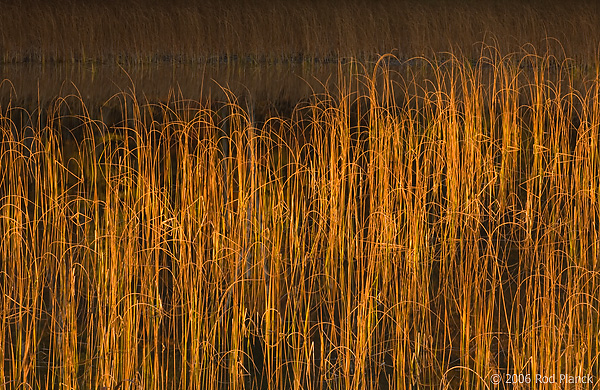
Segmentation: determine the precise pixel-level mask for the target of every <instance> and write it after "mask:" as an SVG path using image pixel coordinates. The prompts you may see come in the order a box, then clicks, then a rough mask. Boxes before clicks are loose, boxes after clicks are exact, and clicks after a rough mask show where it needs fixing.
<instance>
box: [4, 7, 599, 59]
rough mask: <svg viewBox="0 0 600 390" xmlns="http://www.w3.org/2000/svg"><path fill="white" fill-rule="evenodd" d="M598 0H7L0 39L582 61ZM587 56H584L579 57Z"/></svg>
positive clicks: (189, 50)
mask: <svg viewBox="0 0 600 390" xmlns="http://www.w3.org/2000/svg"><path fill="white" fill-rule="evenodd" d="M599 16H600V14H599V13H598V5H597V2H595V1H592V0H577V1H570V2H564V1H556V0H555V1H547V0H544V1H536V0H530V1H516V0H513V1H503V2H502V3H501V4H499V3H498V2H495V1H460V2H457V1H449V0H435V1H427V2H423V1H415V0H405V1H391V0H376V1H362V0H351V1H343V2H340V1H322V0H319V1H316V0H308V1H303V2H301V3H299V2H294V3H290V2H288V1H283V0H277V1H252V2H242V1H233V0H227V1H215V0H213V1H202V2H199V1H193V0H177V1H172V0H171V1H166V0H134V1H128V2H126V3H124V2H121V1H114V0H104V1H96V2H92V1H87V2H85V3H82V2H81V1H78V0H66V1H60V2H56V1H54V2H39V1H31V0H21V1H18V2H8V3H6V4H2V18H1V20H0V30H1V31H2V34H1V35H0V48H1V50H2V51H1V54H2V58H0V60H2V61H3V62H4V63H12V62H23V61H26V62H43V63H48V62H67V63H70V62H80V61H83V62H87V61H92V62H109V63H114V62H115V61H119V62H133V63H151V62H165V61H166V62H205V61H226V62H230V61H235V60H243V61H246V60H247V61H268V62H270V63H272V62H277V61H295V62H309V63H310V62H313V61H320V62H327V61H332V60H333V61H335V60H336V58H346V57H350V56H352V57H354V58H360V59H362V60H369V59H372V58H376V56H377V55H378V54H383V53H389V52H391V51H393V50H398V55H399V56H400V57H402V58H409V57H413V56H421V55H426V54H430V53H432V52H434V53H435V52H440V51H447V50H448V48H449V47H452V48H453V49H454V50H456V51H461V52H462V53H465V55H466V56H467V57H469V58H475V57H476V56H477V55H478V54H479V49H480V48H479V46H478V45H477V46H474V44H475V43H477V42H482V41H483V42H484V43H485V44H494V43H495V45H496V46H497V48H498V49H500V50H501V52H502V53H510V52H514V51H518V50H520V48H521V46H522V45H525V44H528V43H529V44H534V45H535V46H536V47H539V48H542V47H544V48H545V47H548V48H549V49H551V50H553V51H554V50H555V49H558V50H555V51H554V52H553V54H554V55H558V54H562V52H561V51H560V48H559V47H558V45H557V44H556V41H555V40H560V42H562V44H563V45H564V46H565V47H567V48H568V50H569V51H568V52H567V53H566V54H567V56H570V57H573V58H575V57H577V59H578V60H580V61H582V62H588V63H589V62H590V61H591V60H594V59H595V53H596V52H597V49H598V44H599V43H600V41H599V40H598V37H599V36H600V31H599V29H598V26H600V18H599ZM586 53H587V55H588V56H587V57H585V58H581V57H582V55H583V54H586Z"/></svg>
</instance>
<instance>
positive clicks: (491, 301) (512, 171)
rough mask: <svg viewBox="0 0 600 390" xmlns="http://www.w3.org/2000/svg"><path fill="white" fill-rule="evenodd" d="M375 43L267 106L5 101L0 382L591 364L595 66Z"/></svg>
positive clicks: (471, 371) (427, 384)
mask: <svg viewBox="0 0 600 390" xmlns="http://www.w3.org/2000/svg"><path fill="white" fill-rule="evenodd" d="M387 58H388V57H384V58H383V59H382V60H381V61H380V62H379V63H378V65H377V66H376V67H375V68H374V69H370V70H368V71H367V70H366V68H364V67H363V66H362V65H361V64H360V63H353V64H351V66H349V67H346V68H343V67H342V65H341V64H340V73H339V74H340V75H339V80H338V84H337V85H338V88H337V89H336V90H330V91H329V92H328V93H326V94H321V95H315V96H313V97H312V98H311V99H310V100H308V101H306V102H304V103H303V104H299V105H298V106H296V108H295V109H294V112H293V114H292V115H291V117H282V116H271V117H269V118H266V119H265V120H260V121H258V120H257V119H256V118H255V116H254V114H253V113H254V107H253V103H252V101H251V100H239V99H238V97H237V96H234V95H233V94H229V100H228V101H226V102H221V104H217V102H210V100H204V101H196V102H194V101H188V100H185V99H180V98H177V97H176V96H175V95H173V96H172V97H171V99H169V100H168V101H165V102H163V103H160V104H159V103H155V102H154V103H153V102H140V101H138V100H137V99H136V98H135V94H134V93H133V92H132V93H123V94H121V95H116V96H115V97H114V99H115V100H116V101H117V102H120V104H122V106H123V110H122V113H123V118H122V121H121V122H120V123H118V124H115V125H112V126H110V127H109V126H108V125H107V124H106V122H105V121H103V120H102V118H94V117H92V116H90V115H89V114H86V112H89V111H88V109H87V107H86V106H85V102H84V99H82V98H81V97H78V96H76V95H75V96H66V97H64V98H62V99H60V100H57V101H56V102H55V104H54V105H53V106H52V107H50V108H49V109H48V115H47V119H45V120H43V121H42V120H36V116H38V117H39V118H41V114H40V112H41V111H42V110H43V109H45V108H44V107H40V109H39V110H38V111H37V112H32V113H30V115H31V117H32V121H31V122H30V123H31V125H30V126H29V127H27V126H25V127H23V128H22V127H17V126H16V125H15V123H14V122H12V121H11V115H12V114H13V113H14V112H17V111H18V110H19V108H18V107H12V106H10V104H9V105H8V106H3V107H2V115H1V118H0V128H1V129H2V133H1V134H2V141H1V142H0V232H2V240H0V256H1V257H2V259H3V261H2V262H1V264H2V265H1V267H2V268H1V272H0V280H1V283H0V286H1V288H2V294H1V307H0V334H2V335H3V338H2V339H0V356H2V358H3V359H2V361H3V364H0V380H2V383H3V386H4V387H5V388H11V389H17V388H47V389H64V388H68V389H75V388H76V389H99V388H104V389H113V388H132V389H133V388H136V389H189V388H193V389H222V388H228V389H281V388H289V389H375V388H378V389H379V388H393V389H415V388H442V389H446V388H465V389H489V388H495V387H494V385H493V384H492V382H491V381H492V379H493V375H495V374H502V375H504V376H503V378H502V380H503V381H506V377H505V375H506V374H517V375H519V374H522V375H523V378H525V375H530V378H531V381H532V383H533V384H527V385H522V386H521V385H518V386H515V387H516V388H520V387H525V386H527V387H530V386H531V388H554V387H553V385H547V384H541V383H534V382H533V381H534V378H535V375H538V374H541V375H548V376H550V375H556V377H557V380H558V377H559V375H560V374H568V375H574V376H575V375H581V376H583V375H588V374H589V375H593V377H594V379H595V378H596V375H597V374H598V372H599V371H598V368H599V357H600V348H599V347H600V321H599V320H600V314H599V311H598V308H599V305H598V297H599V296H600V274H599V272H598V270H599V267H598V251H599V248H598V245H599V244H598V242H599V241H598V233H599V229H600V228H599V224H600V219H599V216H600V213H599V209H598V192H599V191H600V177H599V175H598V172H599V171H600V170H599V168H600V166H599V164H600V160H599V159H600V157H599V154H598V144H597V142H598V139H599V138H598V129H599V126H600V102H599V96H600V95H599V87H600V78H599V74H600V73H599V71H598V70H597V69H596V70H595V72H592V73H589V74H588V75H587V76H585V77H582V80H583V81H582V82H581V85H577V86H575V85H574V84H575V83H574V81H573V79H574V77H575V76H574V74H575V73H576V72H579V71H580V70H579V68H577V67H574V66H572V65H573V63H572V62H569V61H564V62H559V63H558V64H557V63H556V62H555V61H553V60H552V58H551V57H549V56H536V55H532V54H529V55H524V56H521V55H518V56H517V55H515V56H507V57H501V56H499V55H498V54H497V52H490V53H489V54H487V55H482V56H481V60H480V61H478V62H477V63H475V64H472V63H471V62H469V61H468V60H466V59H464V58H461V57H451V59H450V60H448V61H446V62H428V61H427V60H425V59H421V60H420V61H421V66H420V68H419V69H422V70H423V72H425V74H427V75H428V76H427V77H422V74H417V70H416V69H417V68H412V69H413V73H410V72H409V73H406V74H402V75H399V74H394V73H393V72H392V71H390V69H389V68H388V67H386V65H385V64H386V63H387ZM226 92H227V91H226ZM72 112H77V113H78V114H77V115H75V114H72ZM518 380H519V378H517V381H518ZM503 388H511V385H505V386H503Z"/></svg>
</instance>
